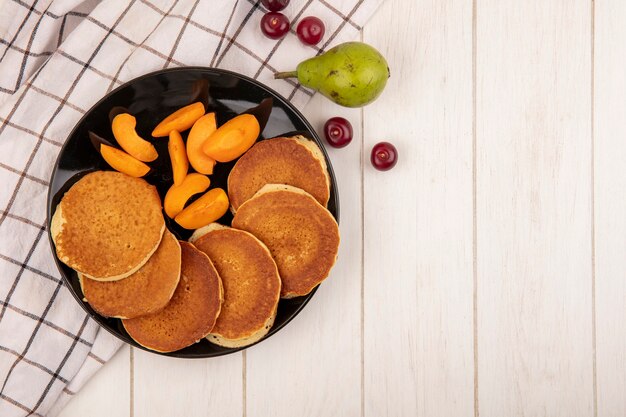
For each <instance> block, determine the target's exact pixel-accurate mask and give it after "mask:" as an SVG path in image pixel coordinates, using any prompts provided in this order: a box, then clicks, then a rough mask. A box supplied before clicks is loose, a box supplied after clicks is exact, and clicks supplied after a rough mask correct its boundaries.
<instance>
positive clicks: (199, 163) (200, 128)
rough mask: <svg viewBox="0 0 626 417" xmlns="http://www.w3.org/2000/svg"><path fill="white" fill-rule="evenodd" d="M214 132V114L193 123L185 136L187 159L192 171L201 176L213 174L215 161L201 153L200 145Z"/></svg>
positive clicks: (215, 125) (215, 124)
mask: <svg viewBox="0 0 626 417" xmlns="http://www.w3.org/2000/svg"><path fill="white" fill-rule="evenodd" d="M215 130H217V121H216V120H215V113H208V114H205V115H204V116H202V117H201V118H199V119H198V120H197V121H196V123H194V125H193V127H192V128H191V131H189V136H187V158H189V163H190V164H191V166H192V167H193V169H195V170H196V171H198V172H199V173H201V174H206V175H211V174H212V173H213V167H214V166H215V159H213V158H209V157H208V156H206V155H205V154H204V152H202V145H204V142H206V140H207V139H208V138H209V136H211V135H212V134H213V132H215Z"/></svg>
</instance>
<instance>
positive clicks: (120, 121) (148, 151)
mask: <svg viewBox="0 0 626 417" xmlns="http://www.w3.org/2000/svg"><path fill="white" fill-rule="evenodd" d="M135 126H137V120H136V119H135V117H134V116H132V115H130V114H128V113H121V114H118V115H117V116H115V118H114V119H113V123H112V124H111V129H112V130H113V136H115V140H117V143H118V144H119V145H120V146H121V147H122V149H124V150H125V151H126V152H128V153H129V154H130V155H132V156H134V157H135V158H137V159H139V160H140V161H143V162H152V161H154V160H155V159H157V157H158V156H159V154H158V153H157V151H156V149H155V148H154V146H153V145H152V144H151V143H150V142H148V141H146V140H144V139H142V138H141V137H140V136H139V135H138V134H137V132H136V131H135Z"/></svg>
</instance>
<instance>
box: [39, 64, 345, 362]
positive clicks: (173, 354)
mask: <svg viewBox="0 0 626 417" xmlns="http://www.w3.org/2000/svg"><path fill="white" fill-rule="evenodd" d="M189 71H192V72H196V71H198V72H202V73H213V74H216V75H228V76H232V77H235V78H239V79H242V80H244V81H247V82H249V83H251V84H253V85H255V86H256V87H258V88H260V89H262V90H264V91H265V92H267V93H269V94H270V95H271V96H272V97H273V98H275V99H278V100H280V101H281V102H282V103H283V104H284V105H286V106H287V107H288V108H289V109H290V110H291V111H292V112H293V113H294V114H295V115H296V116H297V117H298V118H299V119H300V120H301V121H302V122H303V123H304V125H305V126H306V128H307V129H308V131H309V133H310V134H311V136H313V139H314V140H315V141H316V142H317V144H318V145H319V148H320V150H321V151H322V154H323V155H324V158H325V162H326V169H327V171H328V176H329V178H330V183H331V184H330V185H331V186H332V187H331V188H332V189H331V192H332V194H333V196H334V199H335V212H336V213H335V215H334V216H333V217H334V218H335V220H336V221H337V224H339V218H340V201H339V190H338V187H337V178H336V176H335V172H334V170H333V167H332V163H331V160H330V157H329V155H328V152H327V151H326V148H325V147H324V145H323V142H322V140H321V138H320V137H319V135H318V134H317V132H316V131H315V129H314V128H313V126H312V125H311V123H310V122H309V121H308V119H307V118H306V117H304V115H303V114H302V112H300V110H299V109H297V108H296V107H295V106H294V105H293V104H292V103H291V102H290V101H289V100H287V99H286V98H285V97H284V96H283V95H281V94H279V93H278V92H276V91H275V90H274V89H272V88H271V87H268V86H267V85H265V84H263V83H261V82H260V81H258V80H256V79H254V78H251V77H249V76H247V75H243V74H240V73H238V72H235V71H230V70H226V69H222V68H215V67H205V66H198V65H195V66H182V67H175V68H163V69H160V70H156V71H151V72H148V73H145V74H142V75H140V76H138V77H135V78H133V79H131V80H129V81H126V82H125V83H123V84H121V85H119V86H118V87H116V88H114V89H113V90H111V91H109V92H108V93H107V94H105V95H104V96H102V97H101V98H100V99H99V100H98V101H97V102H95V103H94V104H93V105H92V106H91V107H90V108H89V109H88V110H87V111H86V112H85V114H83V115H82V116H81V118H80V119H79V120H78V121H77V122H76V123H75V124H74V127H73V128H72V129H71V130H70V132H69V133H68V134H67V136H66V137H65V141H64V142H63V145H62V146H61V149H60V150H59V153H58V155H57V157H56V159H55V161H54V165H53V167H52V173H51V174H50V179H49V185H48V191H47V194H46V234H47V235H48V241H49V244H50V251H51V253H52V256H53V258H54V261H55V265H56V268H57V271H58V272H59V274H60V275H61V279H62V281H63V283H64V284H65V286H66V287H67V290H68V291H69V292H70V293H71V294H72V297H73V298H74V299H75V300H76V302H77V303H78V304H79V305H80V307H81V308H82V309H83V311H84V312H85V313H86V314H87V315H88V316H89V317H90V318H91V319H93V320H94V321H95V322H96V323H97V324H98V325H99V326H100V327H101V328H103V329H105V330H106V331H107V332H108V333H110V334H111V335H113V336H114V337H115V338H116V339H118V340H120V341H121V342H123V343H125V344H127V345H129V346H131V347H133V348H137V349H141V350H144V351H146V352H150V353H153V354H157V355H159V356H166V357H174V358H181V359H206V358H216V357H221V356H226V355H230V354H233V353H236V352H240V351H242V350H245V349H248V348H251V347H252V346H255V345H256V344H258V343H261V342H263V341H264V340H267V339H268V338H270V337H271V336H273V335H274V334H276V333H278V332H279V331H280V330H282V328H283V327H285V326H286V325H287V324H289V323H290V322H291V321H292V320H293V319H295V318H296V316H298V315H299V314H300V312H301V311H302V310H303V309H304V307H306V305H307V304H308V303H309V302H310V301H311V299H312V298H313V296H314V295H315V293H316V292H317V290H318V289H319V285H317V286H316V287H315V288H314V289H313V290H312V291H311V292H310V293H309V294H307V295H306V296H305V298H304V299H303V300H302V303H301V304H300V305H299V306H298V307H297V308H296V309H295V311H294V312H293V314H292V315H291V316H290V317H288V318H287V319H286V320H285V321H284V322H283V323H281V324H280V325H279V326H277V327H276V329H275V331H274V332H272V333H270V334H268V335H266V336H264V337H263V338H262V339H260V340H258V341H257V342H255V343H252V344H250V345H247V346H243V347H239V348H229V350H228V351H225V352H222V353H219V354H214V355H206V354H189V353H185V354H182V353H181V350H178V351H174V352H157V351H154V350H150V349H148V348H146V347H144V346H142V345H140V344H139V343H137V342H136V341H134V340H132V339H129V340H125V339H124V338H122V337H121V336H120V335H119V334H118V333H116V332H114V331H113V329H112V328H110V327H112V326H109V325H108V324H105V323H103V322H102V320H101V319H103V318H104V317H103V316H101V315H99V314H97V313H95V314H94V313H92V312H90V311H89V310H88V309H87V306H86V302H85V301H83V299H82V298H81V296H80V295H79V294H78V293H77V292H76V291H74V290H73V288H72V284H71V282H69V279H68V277H67V276H66V274H65V273H64V272H63V271H62V269H61V268H62V267H61V264H60V262H61V261H60V260H59V258H58V256H57V255H56V251H55V245H54V241H53V240H52V233H51V228H50V221H51V218H50V217H51V208H52V199H53V198H54V196H53V195H52V185H53V184H54V179H55V177H56V175H57V172H58V168H59V162H60V161H61V157H62V155H63V153H64V152H65V149H66V147H67V145H68V143H69V139H70V138H71V137H72V136H74V135H75V134H76V131H77V130H78V128H79V126H80V125H82V124H83V122H84V121H85V119H86V118H87V117H89V116H90V115H91V113H92V112H93V111H94V110H95V109H96V108H98V107H99V106H100V105H101V104H102V103H103V102H104V101H105V100H107V99H108V98H109V97H110V96H112V95H114V94H116V93H117V92H118V91H120V90H122V89H124V88H127V87H129V86H130V85H131V84H133V83H136V82H138V81H141V80H143V79H146V78H150V77H156V76H159V75H161V74H166V73H176V72H189ZM85 172H87V171H85ZM320 285H321V284H320Z"/></svg>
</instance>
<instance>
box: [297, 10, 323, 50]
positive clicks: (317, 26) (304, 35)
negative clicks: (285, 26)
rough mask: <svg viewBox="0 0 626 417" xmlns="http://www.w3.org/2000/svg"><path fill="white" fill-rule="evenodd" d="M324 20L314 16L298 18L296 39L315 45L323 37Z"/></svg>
mask: <svg viewBox="0 0 626 417" xmlns="http://www.w3.org/2000/svg"><path fill="white" fill-rule="evenodd" d="M324 30H325V28H324V22H322V21H321V20H320V19H318V18H317V17H314V16H308V17H305V18H304V19H302V20H300V22H299V23H298V28H297V29H296V33H297V34H298V39H300V41H301V42H302V43H303V44H305V45H317V43H318V42H319V41H321V40H322V38H323V37H324Z"/></svg>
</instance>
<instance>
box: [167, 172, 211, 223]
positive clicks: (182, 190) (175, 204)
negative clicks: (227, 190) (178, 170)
mask: <svg viewBox="0 0 626 417" xmlns="http://www.w3.org/2000/svg"><path fill="white" fill-rule="evenodd" d="M209 185H211V180H210V179H209V177H207V176H206V175H202V174H197V173H195V172H192V173H191V174H187V176H186V177H185V179H184V180H183V182H182V183H181V184H180V185H172V186H171V187H170V189H169V190H167V194H165V199H164V200H163V208H164V209H165V214H167V216H168V217H169V218H170V219H173V218H174V217H176V215H177V214H178V213H180V212H181V211H183V208H184V207H185V203H187V201H188V200H189V199H190V198H191V196H192V195H194V194H198V193H201V192H203V191H206V189H207V188H209Z"/></svg>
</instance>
